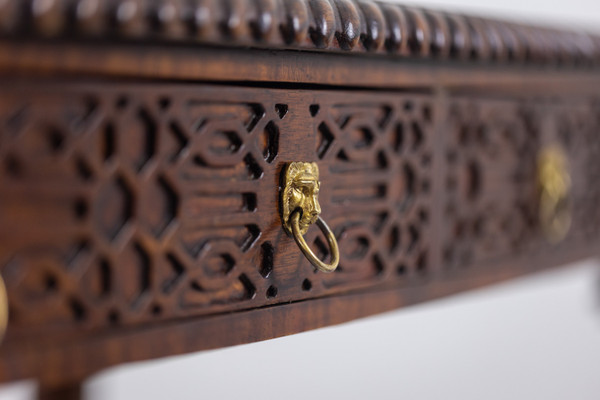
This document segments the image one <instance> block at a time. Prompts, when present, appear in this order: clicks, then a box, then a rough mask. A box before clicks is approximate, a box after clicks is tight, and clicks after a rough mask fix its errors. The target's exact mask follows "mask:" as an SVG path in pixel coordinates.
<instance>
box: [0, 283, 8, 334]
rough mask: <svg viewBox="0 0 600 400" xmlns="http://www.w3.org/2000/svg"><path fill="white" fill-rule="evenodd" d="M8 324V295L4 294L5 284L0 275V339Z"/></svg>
mask: <svg viewBox="0 0 600 400" xmlns="http://www.w3.org/2000/svg"><path fill="white" fill-rule="evenodd" d="M7 326H8V296H7V295H6V286H4V280H3V279H2V277H1V276H0V341H1V340H2V338H3V337H4V333H5V332H6V327H7Z"/></svg>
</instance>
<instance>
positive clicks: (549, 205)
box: [537, 146, 571, 243]
mask: <svg viewBox="0 0 600 400" xmlns="http://www.w3.org/2000/svg"><path fill="white" fill-rule="evenodd" d="M537 171H538V186H539V193H540V194H539V195H540V203H539V220H540V225H541V228H542V230H543V232H544V235H545V236H546V238H547V239H548V241H549V242H551V243H557V242H559V241H561V240H562V239H563V238H564V237H565V236H566V235H567V233H568V232H569V229H570V227H571V205H570V198H569V191H570V189H571V177H570V175H569V169H568V164H567V157H566V155H565V154H564V152H563V151H562V149H561V148H560V147H558V146H548V147H546V148H544V149H542V151H541V152H540V154H539V156H538V162H537Z"/></svg>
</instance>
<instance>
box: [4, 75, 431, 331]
mask: <svg viewBox="0 0 600 400" xmlns="http://www.w3.org/2000/svg"><path fill="white" fill-rule="evenodd" d="M24 93H26V94H27V96H25V97H23V94H24ZM25 98H26V99H27V101H23V99H25ZM290 99H291V100H292V101H290ZM434 111H435V110H434V104H433V102H432V101H431V98H430V97H429V96H427V95H401V94H387V93H381V94H360V95H357V94H348V93H335V92H327V91H322V92H319V91H296V92H293V93H292V92H290V91H284V90H270V89H251V88H233V87H229V88H228V90H227V91H223V90H222V89H221V88H219V87H210V86H190V85H186V87H183V86H175V85H160V84H156V85H152V86H141V85H129V86H124V85H120V86H119V88H118V89H117V88H116V87H114V86H112V85H110V84H105V85H102V86H82V85H75V84H73V85H66V86H63V87H60V88H59V87H56V86H45V85H40V86H38V87H33V86H31V85H27V84H14V85H12V86H9V87H7V89H6V91H5V92H4V93H3V97H2V99H1V103H0V127H1V128H0V143H1V145H0V160H1V170H0V219H1V220H2V221H3V222H2V224H3V226H2V227H1V229H0V265H1V266H2V267H1V268H2V274H3V276H4V279H5V281H6V284H7V287H8V291H9V298H10V309H11V318H12V320H11V332H19V331H22V332H27V334H36V332H37V331H36V330H37V329H42V328H43V330H44V334H45V335H52V334H53V333H61V334H63V333H65V332H67V331H69V330H75V331H81V330H98V329H107V328H108V327H110V326H126V325H132V324H141V323H144V324H149V323H152V322H153V321H161V320H164V319H172V318H178V317H187V316H193V315H202V314H208V313H211V314H212V313H219V312H225V311H231V310H239V309H245V308H255V307H260V306H263V305H268V304H275V303H280V302H289V301H294V300H301V299H305V298H310V297H315V296H323V295H326V294H330V293H339V292H342V291H349V290H356V289H364V288H366V287H372V286H376V285H385V284H389V285H396V286H398V285H408V284H411V283H412V282H420V281H421V280H422V278H423V277H424V276H427V273H428V270H429V257H430V254H429V253H430V245H429V238H430V235H429V232H430V218H431V204H430V203H431V201H430V200H431V176H430V173H431V169H432V164H433V158H434V157H433V150H432V143H433V122H432V121H433V115H434V114H435V112H434ZM299 160H301V161H317V162H318V163H319V165H320V169H321V181H322V190H321V196H320V197H321V203H322V205H323V217H324V218H325V219H326V220H327V221H328V222H329V224H330V226H331V227H332V228H333V230H334V231H335V233H336V235H337V236H338V237H339V242H340V249H341V262H340V268H339V271H338V272H336V273H333V274H331V275H325V274H322V273H315V271H314V269H313V268H312V267H311V266H310V264H309V263H308V262H307V261H306V260H305V259H304V257H303V256H302V255H301V253H300V251H299V250H298V248H297V247H296V245H295V243H294V242H293V240H292V239H291V238H289V237H288V236H287V235H286V234H285V233H284V231H283V230H282V228H281V223H280V217H279V213H278V195H279V174H280V171H281V169H282V167H283V165H284V164H285V163H286V162H289V161H299ZM307 240H308V241H309V243H311V244H312V245H313V246H314V249H315V251H316V252H317V253H318V254H320V255H321V256H322V257H326V256H327V254H326V252H327V249H326V246H325V245H324V243H325V242H324V239H323V238H322V237H320V236H318V235H317V230H316V229H311V230H310V231H309V234H308V236H307Z"/></svg>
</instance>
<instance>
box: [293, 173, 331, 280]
mask: <svg viewBox="0 0 600 400" xmlns="http://www.w3.org/2000/svg"><path fill="white" fill-rule="evenodd" d="M320 186H321V183H320V182H319V167H318V165H317V164H316V163H306V162H292V163H289V164H288V165H287V166H286V168H285V171H284V182H283V190H282V192H281V208H282V210H281V211H282V221H283V227H284V229H285V231H286V232H287V233H288V234H290V235H292V236H293V237H294V240H295V241H296V244H297V245H298V247H300V250H301V251H302V253H303V254H304V255H305V256H306V258H307V259H308V261H310V263H311V264H312V265H314V266H315V267H316V268H317V269H318V270H319V271H322V272H332V271H334V270H335V269H336V268H337V266H338V263H339V261H340V251H339V248H338V244H337V241H336V239H335V235H334V234H333V232H332V231H331V229H329V227H328V226H327V224H326V223H325V221H323V219H322V218H321V217H320V216H319V214H321V206H320V205H319V189H320ZM315 222H316V224H317V226H318V227H319V228H320V229H321V231H322V232H323V234H324V235H325V237H326V238H327V243H329V249H330V252H331V261H330V262H329V264H326V263H324V262H323V261H321V260H320V259H319V258H318V257H317V256H315V254H314V253H313V252H312V250H311V249H310V247H308V245H307V244H306V241H305V240H304V237H303V235H304V234H306V232H307V231H308V228H309V227H310V226H311V225H312V224H314V223H315Z"/></svg>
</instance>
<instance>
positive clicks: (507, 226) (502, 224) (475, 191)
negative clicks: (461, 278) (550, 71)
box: [443, 99, 540, 268]
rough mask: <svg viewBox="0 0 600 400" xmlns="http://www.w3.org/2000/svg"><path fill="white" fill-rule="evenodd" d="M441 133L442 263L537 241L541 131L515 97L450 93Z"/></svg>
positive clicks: (493, 255) (465, 261)
mask: <svg viewBox="0 0 600 400" xmlns="http://www.w3.org/2000/svg"><path fill="white" fill-rule="evenodd" d="M448 115H449V117H448V118H449V121H448V124H447V126H448V134H447V135H446V136H445V139H446V160H445V161H446V163H447V169H446V171H447V172H446V177H445V190H446V193H447V199H446V204H445V210H444V213H445V217H446V219H447V222H446V223H445V224H444V248H443V258H444V263H445V265H446V267H448V268H454V267H464V266H468V265H470V264H474V263H482V262H485V261H489V260H493V259H498V258H499V257H503V256H507V255H510V254H514V253H515V252H518V251H520V250H523V249H524V248H526V247H527V246H528V245H531V241H532V240H536V239H537V238H538V235H537V234H536V233H535V229H536V227H535V224H536V223H537V220H536V218H537V214H536V209H535V206H536V204H537V201H536V176H535V168H536V164H535V163H536V155H537V149H539V142H540V131H539V126H537V125H536V121H535V119H534V116H533V114H532V112H531V111H530V110H528V109H527V107H525V106H524V105H522V104H519V103H517V102H503V101H496V100H480V99H477V101H473V100H470V99H469V100H459V99H455V100H454V101H453V102H452V104H451V105H450V108H449V112H448Z"/></svg>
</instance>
